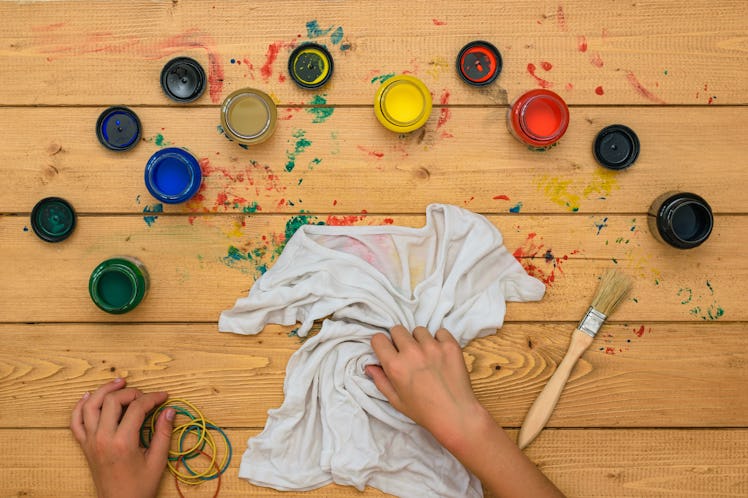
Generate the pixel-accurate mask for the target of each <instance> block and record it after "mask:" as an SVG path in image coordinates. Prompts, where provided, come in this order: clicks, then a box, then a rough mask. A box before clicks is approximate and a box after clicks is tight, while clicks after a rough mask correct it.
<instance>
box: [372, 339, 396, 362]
mask: <svg viewBox="0 0 748 498" xmlns="http://www.w3.org/2000/svg"><path fill="white" fill-rule="evenodd" d="M371 347H372V349H374V354H376V355H377V358H379V362H380V363H388V362H389V361H390V360H391V359H392V358H394V357H395V356H396V355H397V349H395V346H394V345H393V344H392V341H390V340H389V338H388V337H387V336H386V335H384V334H382V333H379V334H374V336H373V337H372V338H371Z"/></svg>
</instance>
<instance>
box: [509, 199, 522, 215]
mask: <svg viewBox="0 0 748 498" xmlns="http://www.w3.org/2000/svg"><path fill="white" fill-rule="evenodd" d="M520 209H522V202H521V201H520V202H518V203H517V204H515V205H514V206H512V207H510V208H509V212H510V213H519V210H520Z"/></svg>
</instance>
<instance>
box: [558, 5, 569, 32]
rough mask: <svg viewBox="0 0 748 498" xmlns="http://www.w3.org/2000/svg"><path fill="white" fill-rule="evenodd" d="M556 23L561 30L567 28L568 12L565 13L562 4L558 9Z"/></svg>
mask: <svg viewBox="0 0 748 498" xmlns="http://www.w3.org/2000/svg"><path fill="white" fill-rule="evenodd" d="M556 24H557V25H558V29H560V30H561V31H566V30H567V26H566V14H564V7H563V6H562V5H559V6H558V8H557V9H556Z"/></svg>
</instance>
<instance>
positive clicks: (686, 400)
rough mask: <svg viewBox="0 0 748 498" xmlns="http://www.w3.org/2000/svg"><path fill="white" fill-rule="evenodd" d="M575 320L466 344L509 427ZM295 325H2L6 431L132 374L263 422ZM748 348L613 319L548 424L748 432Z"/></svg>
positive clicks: (62, 416) (733, 327)
mask: <svg viewBox="0 0 748 498" xmlns="http://www.w3.org/2000/svg"><path fill="white" fill-rule="evenodd" d="M573 328H574V324H569V323H547V324H538V323H510V324H506V325H505V326H504V327H503V328H502V329H501V330H500V331H499V332H498V334H496V335H492V336H488V337H485V338H482V339H479V340H476V341H474V342H473V343H471V344H470V345H468V346H467V347H466V349H465V351H464V356H465V359H466V363H467V364H468V368H469V370H470V374H471V379H472V383H473V388H474V389H475V391H476V393H477V396H478V398H479V399H480V401H481V402H482V403H483V404H484V405H485V406H486V407H487V408H488V409H489V411H490V412H491V413H492V414H493V415H494V417H495V418H496V420H497V421H498V423H500V424H501V425H502V426H505V427H519V426H520V424H521V423H522V420H523V419H524V417H525V414H526V413H527V410H528V409H529V407H530V405H531V404H532V402H533V401H534V400H535V398H536V397H537V395H538V393H539V392H540V390H541V389H542V388H543V386H544V385H545V384H546V382H547V381H548V379H549V378H550V376H551V374H553V372H554V371H555V369H556V367H557V366H558V364H559V362H560V361H561V358H562V357H563V355H564V353H565V351H566V348H567V346H568V344H569V337H570V334H571V330H573ZM291 330H292V328H291V327H285V328H284V327H277V326H276V327H268V328H267V329H266V330H265V331H263V332H262V333H260V334H259V335H257V336H239V335H235V334H221V333H218V331H217V327H216V324H215V323H206V324H160V325H156V324H151V325H145V324H143V325H128V324H121V325H105V324H99V323H96V324H48V325H42V324H37V325H21V324H18V325H1V326H0V336H2V338H3V344H4V347H3V348H2V350H0V406H3V410H2V411H0V427H5V428H13V427H34V428H61V427H66V426H67V424H68V417H69V413H70V410H71V409H72V407H73V406H74V405H75V403H76V401H77V400H78V399H79V398H80V396H81V395H82V394H83V393H84V392H85V391H90V390H92V389H95V388H96V387H98V386H99V385H100V384H102V383H104V382H105V381H108V380H110V379H112V378H113V377H115V376H117V375H119V376H126V377H127V378H128V379H129V383H130V385H132V386H135V387H138V388H140V389H142V390H144V391H157V390H167V391H169V392H170V393H171V394H172V396H175V397H183V398H186V399H188V400H190V401H192V402H194V403H196V404H197V405H199V406H201V407H202V408H203V409H204V411H205V412H206V414H207V415H208V416H209V417H211V418H216V419H219V420H220V424H221V425H224V426H227V427H254V428H261V427H262V426H263V425H264V424H265V419H266V412H267V410H269V409H271V408H276V407H278V406H279V405H280V404H281V402H282V400H283V393H282V389H283V379H284V377H285V368H286V363H287V361H288V358H289V357H290V356H291V355H292V354H293V352H294V351H296V350H297V349H298V348H299V346H300V340H299V338H298V337H293V336H291V337H289V333H290V331H291ZM744 343H745V328H744V326H743V325H742V324H736V323H699V324H682V323H675V324H673V323H661V322H639V321H637V322H634V323H611V324H607V325H605V326H604V328H603V329H602V331H601V332H600V334H599V337H597V338H596V339H595V341H594V342H593V344H592V346H591V347H590V349H589V350H588V351H587V352H586V353H585V354H584V356H583V357H582V358H581V360H580V361H579V362H578V364H577V366H576V368H575V369H574V370H573V372H572V375H571V378H570V380H569V383H568V385H567V386H566V389H565V390H564V393H563V395H562V397H561V400H560V402H559V404H558V406H557V407H556V410H555V411H554V414H553V416H552V418H551V419H550V421H549V424H548V427H588V428H600V427H639V428H656V427H745V426H746V424H748V399H746V396H745V394H744V386H745V385H746V382H747V381H748V369H747V368H746V366H748V352H746V351H745V348H744V347H743V345H744ZM39 406H44V407H45V409H44V410H39V409H38V407H39ZM542 437H543V436H542V434H541V436H540V438H541V439H542Z"/></svg>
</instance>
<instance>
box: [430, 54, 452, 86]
mask: <svg viewBox="0 0 748 498" xmlns="http://www.w3.org/2000/svg"><path fill="white" fill-rule="evenodd" d="M449 67H450V65H449V62H448V61H447V59H445V58H444V57H441V56H437V57H435V58H434V60H432V61H431V62H429V68H428V69H427V70H426V73H428V74H429V75H430V76H431V77H432V78H434V79H435V80H438V79H439V77H440V76H441V75H442V73H444V71H446V70H448V69H449Z"/></svg>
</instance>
